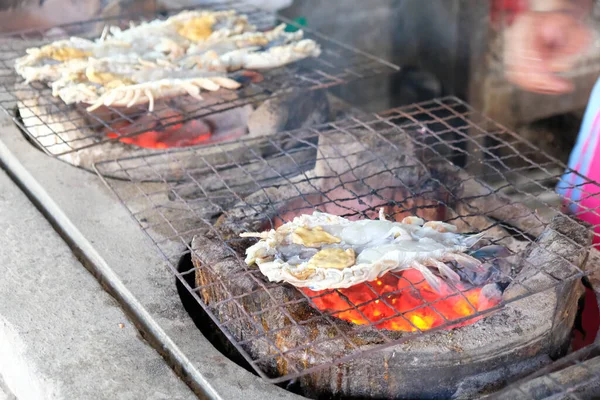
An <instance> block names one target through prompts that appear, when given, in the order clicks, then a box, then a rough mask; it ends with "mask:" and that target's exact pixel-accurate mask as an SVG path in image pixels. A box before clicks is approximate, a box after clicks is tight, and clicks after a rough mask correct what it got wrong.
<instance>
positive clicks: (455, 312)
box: [302, 269, 498, 332]
mask: <svg viewBox="0 0 600 400" xmlns="http://www.w3.org/2000/svg"><path fill="white" fill-rule="evenodd" d="M302 291H303V292H304V293H305V294H306V295H307V296H309V297H310V298H311V300H312V302H313V303H314V305H315V306H316V307H317V308H318V309H319V310H321V311H323V312H326V313H328V314H329V315H332V316H335V317H337V318H339V319H342V320H344V321H348V322H352V323H354V324H357V325H365V324H371V325H373V326H375V327H376V328H378V329H388V330H394V331H405V332H414V331H417V330H421V331H426V330H428V329H432V328H436V327H438V326H442V325H444V329H452V328H457V327H460V326H465V325H469V324H473V323H475V322H476V321H478V320H480V319H481V318H483V316H482V315H478V316H477V317H473V318H469V319H467V320H465V321H461V322H454V321H457V320H460V319H463V318H465V317H469V316H470V315H473V314H476V313H478V312H481V311H485V310H487V309H489V308H491V307H493V306H495V305H497V304H498V300H497V299H491V298H488V297H487V296H486V295H485V294H484V293H482V289H481V288H472V289H466V288H465V287H464V286H461V285H457V286H456V288H452V287H450V286H449V285H447V284H445V283H442V288H441V291H440V292H436V291H435V290H433V289H432V288H431V287H430V286H429V284H428V283H427V282H426V281H425V280H424V279H423V275H421V273H420V272H419V271H417V270H412V269H409V270H405V271H402V272H401V273H388V274H385V275H384V276H382V277H381V278H380V279H378V280H376V281H373V282H368V283H361V284H358V285H355V286H352V287H350V288H347V289H339V290H324V291H312V290H310V289H306V288H303V289H302Z"/></svg>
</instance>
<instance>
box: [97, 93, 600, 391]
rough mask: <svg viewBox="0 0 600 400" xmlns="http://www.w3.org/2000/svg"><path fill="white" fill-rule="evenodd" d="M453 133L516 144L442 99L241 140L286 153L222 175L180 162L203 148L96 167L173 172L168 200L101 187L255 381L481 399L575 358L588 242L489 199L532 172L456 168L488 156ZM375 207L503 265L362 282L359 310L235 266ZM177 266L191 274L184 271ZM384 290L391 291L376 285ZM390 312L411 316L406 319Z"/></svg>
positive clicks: (250, 156)
mask: <svg viewBox="0 0 600 400" xmlns="http://www.w3.org/2000/svg"><path fill="white" fill-rule="evenodd" d="M414 110H418V113H420V114H424V115H426V116H427V117H428V118H426V119H427V120H428V121H429V122H426V123H424V122H423V118H416V115H417V113H416V112H415V111H414ZM442 114H443V115H445V117H440V115H442ZM457 119H458V120H462V121H466V124H465V125H464V126H465V127H468V128H471V129H475V130H477V131H478V132H479V134H483V135H487V136H488V137H491V138H493V139H495V140H496V141H497V142H499V143H503V144H504V145H505V146H506V147H508V148H510V146H511V145H512V144H513V143H514V142H515V141H518V140H519V139H518V137H517V136H516V135H514V134H512V133H510V132H507V131H506V130H505V129H503V128H502V127H499V126H497V125H495V124H493V123H491V122H490V121H489V120H487V119H485V118H483V117H481V116H479V115H478V114H477V113H475V112H474V111H473V110H471V109H470V108H468V107H467V106H466V105H464V104H463V103H461V102H459V101H458V100H456V99H452V98H450V99H443V100H436V101H433V102H430V103H426V104H420V105H416V106H411V107H408V108H405V109H396V110H391V111H390V112H387V113H382V114H381V115H379V116H378V117H372V118H371V120H362V119H356V118H353V119H349V120H344V121H337V122H334V123H329V124H326V125H322V126H318V127H315V128H312V129H304V130H298V131H293V132H284V133H280V134H276V135H274V136H272V137H270V139H269V143H268V144H266V143H253V142H252V140H251V141H250V142H249V144H248V145H249V146H250V147H252V146H253V145H257V146H258V147H259V148H260V147H266V146H268V147H269V148H271V149H277V150H278V151H275V152H268V154H269V156H267V157H264V156H263V154H267V153H264V152H261V151H253V152H250V153H247V154H245V155H244V156H243V157H241V158H236V159H235V160H232V159H230V160H228V161H227V162H223V154H224V153H226V150H223V149H222V150H221V154H220V155H218V154H217V153H215V154H214V155H212V156H205V157H204V158H203V163H202V165H197V166H196V167H195V168H191V169H189V168H188V166H186V165H185V164H184V163H182V162H180V160H181V159H182V158H183V159H189V158H190V157H191V156H192V155H193V154H194V153H195V152H196V151H198V150H196V149H187V150H182V151H179V152H166V153H164V154H162V155H161V156H147V157H133V158H127V159H122V160H116V161H113V162H101V163H99V164H97V166H96V168H97V171H98V172H99V173H100V174H101V175H106V174H110V175H113V176H119V177H123V178H127V177H128V176H131V171H135V170H139V169H141V170H145V171H152V172H153V173H155V174H158V175H159V176H160V174H161V171H164V170H165V168H164V165H165V164H166V165H169V166H170V168H171V169H175V170H179V172H180V175H181V176H185V177H186V179H184V180H182V181H179V182H176V183H175V182H168V180H167V179H166V177H165V176H162V180H163V182H164V185H162V186H159V187H156V186H152V187H148V186H145V185H144V184H143V183H141V182H136V181H135V180H134V181H132V182H130V183H131V184H132V185H134V186H135V188H136V190H134V191H133V194H132V191H130V190H127V189H125V188H124V186H123V184H122V183H117V181H114V180H111V179H106V180H105V182H106V183H107V184H108V185H109V187H111V188H112V189H113V190H114V191H115V193H116V194H117V195H118V196H119V198H120V199H121V201H122V202H123V203H124V205H125V206H126V207H127V208H128V209H129V210H130V212H131V214H132V216H133V217H134V218H135V219H136V221H137V222H138V224H139V225H140V227H141V228H142V229H143V231H144V232H145V233H146V234H147V235H148V236H149V237H150V238H151V239H152V241H153V242H154V243H155V245H157V247H158V248H159V250H160V252H161V253H162V254H163V256H164V257H165V259H166V260H167V261H168V263H169V266H170V269H171V271H172V272H173V273H174V274H175V276H176V277H177V278H178V279H179V283H180V285H181V287H182V288H184V289H185V291H186V292H187V296H191V297H192V298H193V299H194V300H195V301H196V302H197V304H198V305H199V306H200V307H202V309H203V310H204V312H205V313H206V314H207V315H208V316H209V317H210V318H211V319H212V321H213V322H214V324H215V325H216V326H217V327H219V328H220V329H221V331H222V332H223V337H225V338H226V339H227V342H228V343H229V345H228V347H229V349H234V351H237V352H238V353H239V354H240V355H241V357H242V358H243V359H244V360H245V362H246V363H248V365H249V366H250V367H251V368H252V369H253V370H254V371H255V372H256V373H257V374H258V375H260V376H261V377H262V378H263V379H265V380H267V381H269V382H272V383H287V384H288V387H290V388H294V390H297V391H299V392H300V393H302V394H303V395H305V396H309V397H313V398H314V397H318V396H335V397H341V398H347V397H349V398H354V397H375V398H377V397H379V398H381V397H385V398H430V397H436V396H438V397H439V396H441V397H451V396H455V397H458V398H474V397H478V396H480V395H482V394H485V393H489V392H491V391H494V390H497V389H499V388H501V387H502V386H503V385H505V383H506V382H507V381H510V380H513V379H515V378H516V377H520V376H523V375H525V374H527V373H530V372H532V371H535V370H537V369H538V368H539V367H540V366H542V365H544V364H547V363H549V361H550V360H551V359H553V358H556V357H559V356H561V355H563V354H564V353H565V352H566V350H567V349H568V346H569V337H570V332H571V329H572V327H573V322H574V318H575V316H576V313H577V302H578V299H579V297H580V296H581V293H582V287H581V283H580V278H581V277H582V276H584V275H586V257H587V254H588V251H589V249H590V245H591V238H590V234H589V230H588V228H587V227H585V226H583V225H581V224H580V223H578V222H576V221H575V220H574V219H573V218H572V217H569V216H568V215H565V214H562V213H560V212H559V211H558V210H557V209H556V208H554V209H552V208H551V207H548V206H546V207H544V208H542V207H540V210H543V211H544V212H538V211H535V210H532V209H531V208H529V207H527V206H526V205H524V204H522V203H520V202H511V201H510V200H508V199H507V198H505V197H504V196H502V195H501V193H500V192H501V190H497V189H493V187H492V186H490V184H489V183H488V182H489V181H490V180H492V181H495V182H496V183H497V182H498V181H502V182H503V184H500V187H502V186H504V187H506V186H511V185H512V184H511V182H515V181H516V177H518V176H520V175H523V170H516V171H515V170H511V169H509V168H506V167H505V166H503V160H502V159H500V158H497V157H494V154H493V153H489V154H488V155H489V158H490V160H489V162H488V163H487V164H486V165H485V167H486V168H483V166H482V168H481V175H468V174H466V173H465V172H464V170H463V169H462V168H460V167H458V166H456V165H455V164H453V163H451V162H449V161H448V157H447V154H448V152H459V153H460V152H465V150H462V149H463V148H464V147H465V146H463V145H465V144H473V143H478V142H476V141H474V140H473V139H472V137H471V136H470V135H469V134H468V131H467V130H466V129H460V130H457V129H454V128H453V124H454V122H455V121H456V120H457ZM432 124H437V125H440V126H442V127H444V129H435V130H432V129H430V127H431V126H432ZM183 153H187V154H184V155H182V154H183ZM465 153H466V152H465ZM465 155H468V153H466V154H465ZM513 156H514V157H519V155H518V154H516V153H515V154H513ZM211 157H214V158H211ZM524 161H526V159H524ZM531 167H532V168H533V167H535V166H534V165H531ZM545 168H546V169H545V170H546V171H548V169H547V168H548V167H547V166H545ZM490 171H492V172H491V173H490ZM144 173H146V172H144ZM548 178H549V176H546V177H545V179H548ZM513 187H515V188H517V189H518V185H516V184H515V185H513ZM380 207H385V209H386V212H387V213H388V215H389V216H390V217H392V218H401V217H403V216H405V215H407V214H410V215H418V216H421V217H424V218H426V219H439V220H446V221H450V222H452V223H453V224H455V225H457V226H458V227H459V229H460V231H462V232H472V231H478V232H479V231H483V232H485V233H486V236H487V242H488V243H490V244H501V245H503V246H505V247H506V248H507V249H509V253H510V254H509V256H508V257H507V258H506V259H505V261H504V262H498V263H494V264H492V266H491V268H490V269H489V274H486V275H484V276H465V279H464V281H465V282H466V283H465V286H462V287H450V288H448V290H447V291H445V292H444V293H442V294H441V295H440V294H434V295H432V293H431V290H430V288H427V287H426V286H425V283H424V282H423V281H422V279H421V277H419V276H418V275H414V274H411V273H402V274H395V275H391V276H388V277H386V278H382V279H380V280H379V281H376V282H371V283H369V284H367V285H365V286H364V288H361V289H360V290H359V291H360V293H359V294H360V296H358V297H357V299H354V298H352V296H350V295H349V294H348V293H347V292H344V291H341V290H340V291H330V292H328V293H314V292H313V293H311V292H308V291H299V290H296V289H295V288H293V287H291V286H289V285H284V284H279V283H272V282H268V281H266V279H265V278H264V277H263V276H262V275H261V273H260V272H259V271H258V270H257V269H256V268H250V267H248V266H246V264H245V263H244V261H243V258H244V251H245V249H246V248H247V247H248V246H249V245H250V244H251V243H252V242H251V241H250V240H248V239H240V238H239V233H241V232H245V231H256V230H261V229H269V228H271V227H273V226H277V225H278V224H281V223H282V221H286V220H289V219H290V218H292V217H293V216H294V215H297V214H299V213H307V212H311V211H312V210H315V209H318V210H321V211H326V212H331V213H334V214H338V215H344V216H348V217H351V218H359V217H360V218H364V217H368V218H369V217H370V218H372V217H374V216H375V215H376V213H377V211H378V209H379V208H380ZM185 258H188V259H190V260H191V264H186V263H185V262H184V263H181V260H182V259H185ZM178 265H179V266H180V267H179V269H178ZM380 283H381V286H395V287H388V288H385V289H377V286H379V285H380ZM327 296H329V297H327ZM331 296H333V297H335V300H336V301H335V302H334V301H332V297H331ZM394 299H395V300H397V302H398V303H402V302H403V301H404V300H406V299H409V300H410V302H409V305H407V303H406V302H404V303H403V305H402V306H400V305H398V306H396V305H394V303H393V300H394ZM340 300H343V301H344V302H345V306H344V307H340V306H339V301H340ZM333 303H337V305H335V304H333ZM376 304H377V306H376ZM381 304H384V305H385V307H382V306H381ZM447 307H450V309H451V310H452V313H449V312H447ZM367 309H368V310H370V311H368V312H366V310H367ZM450 328H455V329H452V330H450ZM290 382H293V384H291V386H290Z"/></svg>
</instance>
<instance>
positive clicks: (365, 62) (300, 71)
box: [0, 0, 400, 157]
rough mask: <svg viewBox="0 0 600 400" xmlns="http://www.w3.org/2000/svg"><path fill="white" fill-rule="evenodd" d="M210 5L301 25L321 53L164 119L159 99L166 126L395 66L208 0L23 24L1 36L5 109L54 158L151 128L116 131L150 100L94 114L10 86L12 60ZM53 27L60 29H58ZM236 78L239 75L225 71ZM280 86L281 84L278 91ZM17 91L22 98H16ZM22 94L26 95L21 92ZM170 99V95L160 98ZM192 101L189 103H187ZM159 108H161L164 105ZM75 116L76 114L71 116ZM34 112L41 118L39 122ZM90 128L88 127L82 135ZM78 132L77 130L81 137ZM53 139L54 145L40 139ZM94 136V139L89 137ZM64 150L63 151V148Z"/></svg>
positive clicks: (38, 90) (0, 101)
mask: <svg viewBox="0 0 600 400" xmlns="http://www.w3.org/2000/svg"><path fill="white" fill-rule="evenodd" d="M195 9H208V10H228V9H235V10H237V11H238V12H239V13H242V14H246V15H248V17H249V20H250V22H251V23H254V24H255V25H256V26H257V27H258V29H267V28H269V27H272V26H274V25H275V24H277V23H286V24H288V25H290V26H292V27H295V28H297V29H302V30H303V31H304V34H305V35H304V37H305V38H311V39H314V40H315V41H317V42H318V43H319V44H320V45H321V48H322V55H321V56H319V57H318V58H315V59H305V60H301V61H299V62H297V63H292V64H289V65H288V66H284V67H281V68H277V69H273V70H269V71H267V72H266V73H264V74H262V75H263V78H264V80H263V81H262V82H257V83H250V84H248V85H247V86H246V87H245V88H244V89H243V92H241V91H240V90H238V91H227V90H224V89H223V90H220V91H218V92H214V93H213V97H211V99H210V100H207V101H206V102H205V103H203V104H202V105H200V106H198V107H197V108H195V109H193V110H191V111H190V110H188V111H186V112H185V113H183V114H182V115H181V116H177V117H172V118H164V117H162V116H160V115H159V113H160V112H161V111H162V110H164V109H165V108H166V106H165V104H163V103H162V102H160V103H159V104H157V106H158V107H156V108H155V109H154V111H153V112H151V113H150V114H152V116H153V121H154V122H155V123H156V124H157V126H159V127H164V128H166V127H170V126H173V125H177V124H180V123H183V122H186V121H189V120H193V119H197V118H202V117H208V116H210V115H213V114H216V113H220V112H223V111H227V110H230V109H233V108H237V107H241V106H245V105H249V104H256V103H259V102H262V101H264V100H268V99H272V98H275V97H279V96H285V95H289V94H293V93H302V92H306V91H313V90H321V89H326V88H331V87H334V86H338V85H342V84H345V83H348V82H351V81H354V80H358V79H365V78H368V77H372V76H375V75H379V74H389V73H393V72H396V71H398V70H399V69H400V68H399V67H398V66H396V65H394V64H392V63H389V62H387V61H385V60H383V59H381V58H378V57H375V56H373V55H370V54H368V53H366V52H363V51H361V50H359V49H356V48H352V47H350V46H348V45H345V44H343V43H341V42H339V41H337V40H335V39H333V38H328V37H327V36H325V35H323V34H320V33H319V32H316V31H313V30H311V29H309V28H306V27H303V26H300V25H298V24H297V23H295V22H294V21H291V20H289V19H287V18H285V17H283V16H279V15H277V16H276V21H274V23H272V20H274V19H275V15H274V14H272V13H268V12H265V11H262V10H259V9H257V8H254V7H252V6H249V5H245V4H243V3H242V4H239V3H238V2H235V1H233V0H226V1H221V0H208V1H207V2H205V4H203V5H201V6H195V7H185V8H178V9H169V10H168V11H162V12H161V11H159V10H156V11H155V12H153V13H142V14H141V15H140V14H136V15H131V14H123V15H120V16H117V17H109V18H96V19H91V20H88V21H82V22H76V23H70V24H65V25H61V26H58V27H56V28H53V30H50V31H48V32H44V31H39V30H26V31H21V32H17V33H10V34H5V35H0V52H1V53H2V54H3V56H1V58H0V82H1V83H0V108H1V109H3V110H4V111H5V112H6V113H7V114H8V115H9V116H10V117H11V118H12V120H13V121H14V122H15V124H16V125H17V126H19V127H20V128H21V130H22V131H23V132H25V133H26V134H27V136H28V137H29V138H30V139H31V140H32V141H33V143H35V144H36V145H37V146H38V147H39V148H40V149H42V150H43V151H44V152H45V153H46V154H48V155H50V156H53V157H60V156H65V155H68V154H72V153H77V152H79V151H81V150H84V149H89V148H90V147H95V146H98V145H102V144H105V143H111V142H113V143H114V142H116V143H119V140H120V139H122V138H127V137H133V136H137V135H140V134H142V133H144V132H147V131H148V130H150V129H147V128H146V129H144V128H140V129H136V130H134V131H132V132H121V130H120V129H118V128H117V129H115V127H114V125H115V123H119V122H121V123H122V122H125V123H132V122H133V121H134V120H135V119H136V118H138V117H140V116H143V115H146V114H147V105H140V106H134V107H132V108H131V109H130V110H135V111H134V112H133V113H131V112H130V111H128V112H127V113H125V112H124V111H123V109H119V108H115V107H107V109H108V110H109V111H110V112H111V113H112V116H111V117H110V118H106V119H105V118H104V117H102V116H98V115H96V114H94V113H89V112H87V111H85V109H84V108H82V107H76V105H70V106H69V105H66V104H64V103H63V102H62V100H60V99H57V98H54V97H52V94H51V90H50V89H49V88H48V87H47V86H46V85H45V84H43V83H41V82H34V83H32V84H30V85H26V86H21V87H15V84H21V83H23V79H22V78H21V77H20V76H18V75H17V74H16V72H15V71H14V68H13V66H12V63H13V61H14V60H15V59H16V58H17V57H20V56H22V55H24V54H25V49H27V48H30V47H38V46H41V45H43V44H47V43H48V42H52V41H55V40H59V39H63V38H66V37H68V36H74V35H82V37H97V34H98V32H97V31H98V29H96V32H94V33H92V34H89V33H88V34H87V36H86V35H85V34H84V33H87V32H89V31H90V30H91V31H94V29H93V28H94V27H99V26H103V25H104V24H106V23H111V24H115V25H119V26H125V25H126V24H127V23H128V22H129V21H130V20H139V19H140V17H143V19H144V20H151V19H154V18H156V17H160V18H162V19H164V18H165V17H167V16H169V15H173V14H175V13H177V12H180V11H183V10H195ZM56 29H59V30H64V31H65V32H66V34H60V32H58V31H57V30H56ZM57 32H58V33H57ZM229 75H230V76H235V75H236V73H233V74H229ZM282 88H283V89H282ZM17 92H19V93H20V95H21V96H23V95H25V96H26V97H25V98H23V97H19V96H18V95H17ZM24 93H26V94H24ZM33 99H35V102H37V103H39V104H40V105H41V106H44V107H48V108H51V111H50V112H48V113H42V114H40V113H37V112H35V110H33V111H32V109H31V108H30V107H33V106H32V105H23V101H25V102H28V101H32V100H33ZM165 102H168V101H165ZM190 102H191V101H190ZM17 103H20V104H21V105H22V106H23V107H24V108H27V109H28V110H29V111H32V112H33V114H34V116H32V117H26V118H30V119H32V121H33V126H32V127H34V128H35V127H38V126H43V127H44V128H47V130H48V131H49V133H48V134H44V135H42V136H36V135H35V134H33V133H31V132H30V130H29V129H28V127H27V124H26V123H25V122H24V121H23V120H22V118H20V117H19V116H18V115H16V114H17V113H16V112H15V111H16V105H17ZM161 107H162V108H161ZM73 115H77V116H76V117H74V116H73ZM33 118H37V119H39V122H36V120H34V119H33ZM49 118H58V123H60V124H65V125H67V127H64V129H63V128H61V129H60V130H56V124H53V123H52V122H50V121H49ZM109 128H110V129H111V131H112V132H114V133H116V134H117V136H116V137H107V136H106V135H105V134H103V133H102V131H101V130H102V129H109ZM73 131H75V133H76V134H77V135H76V137H75V138H74V139H69V137H68V136H69V133H72V132H73ZM81 132H87V133H81ZM79 133H81V135H79ZM41 139H44V142H47V141H48V140H50V139H52V140H53V141H54V142H55V143H56V144H50V145H48V144H44V143H42V141H41ZM90 142H91V143H90ZM65 149H66V150H65Z"/></svg>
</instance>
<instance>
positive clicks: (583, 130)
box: [496, 0, 600, 350]
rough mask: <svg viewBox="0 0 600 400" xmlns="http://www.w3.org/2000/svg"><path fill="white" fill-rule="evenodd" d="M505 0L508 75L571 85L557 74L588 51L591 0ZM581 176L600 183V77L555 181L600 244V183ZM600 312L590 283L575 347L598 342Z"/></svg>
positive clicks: (539, 84)
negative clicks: (566, 166) (565, 164)
mask: <svg viewBox="0 0 600 400" xmlns="http://www.w3.org/2000/svg"><path fill="white" fill-rule="evenodd" d="M501 1H502V3H504V4H500V6H501V7H497V9H498V8H502V11H508V12H509V14H510V16H509V19H508V20H507V22H508V23H509V27H508V28H507V29H506V30H505V38H504V39H505V47H504V49H505V53H504V60H505V73H506V78H507V79H508V80H509V81H511V82H512V83H514V84H515V85H517V86H518V87H520V88H522V89H524V90H529V91H532V92H537V93H543V94H548V95H555V94H562V93H567V92H569V91H571V90H573V84H572V82H570V81H569V80H568V79H565V78H563V77H560V76H559V75H558V74H559V73H561V72H567V71H569V70H570V69H572V68H573V66H574V63H575V62H576V61H577V57H578V56H580V55H582V54H583V53H584V52H585V51H587V50H589V45H590V43H592V40H593V32H592V30H591V29H590V27H589V25H588V24H586V23H585V20H586V17H587V16H588V15H589V14H590V12H591V10H592V7H593V0H535V1H534V0H529V2H525V1H518V0H516V1H510V3H511V4H506V3H509V2H508V1H507V0H501ZM498 3H499V2H498V1H497V2H496V5H498ZM502 6H504V7H502ZM548 101H552V98H550V97H549V98H548ZM582 175H583V176H585V177H587V178H589V179H591V180H592V181H595V182H600V79H599V80H598V81H597V82H596V84H595V86H594V88H593V89H592V93H591V95H590V99H589V101H588V105H587V109H586V111H585V114H584V117H583V121H582V124H581V127H580V131H579V135H578V137H577V142H576V144H575V147H574V148H573V150H572V152H571V156H570V158H569V169H568V170H567V171H566V172H565V174H564V175H563V176H562V178H561V180H560V182H559V184H558V186H557V191H558V192H559V194H561V195H562V196H563V197H564V199H565V206H566V207H568V209H569V211H570V212H571V213H573V214H574V215H576V216H577V217H578V218H579V219H581V220H583V221H586V222H589V223H590V224H592V225H593V226H594V231H595V233H596V235H595V236H594V243H595V244H596V245H598V243H600V186H599V185H597V184H596V183H588V181H587V180H586V178H583V177H582ZM599 314H600V310H599V309H598V304H597V303H596V298H595V296H594V292H593V290H592V289H591V287H589V286H586V296H585V299H584V305H583V312H582V313H581V314H578V321H576V323H575V325H576V327H577V329H576V332H575V336H574V339H573V342H572V346H573V349H575V350H577V349H579V348H582V347H584V346H587V345H589V344H591V343H593V342H594V339H595V337H596V335H597V334H598V330H599V326H600V319H599Z"/></svg>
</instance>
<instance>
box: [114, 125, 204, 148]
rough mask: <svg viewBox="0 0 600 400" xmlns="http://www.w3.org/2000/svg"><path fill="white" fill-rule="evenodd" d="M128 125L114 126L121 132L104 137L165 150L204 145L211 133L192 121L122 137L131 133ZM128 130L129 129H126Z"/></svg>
mask: <svg viewBox="0 0 600 400" xmlns="http://www.w3.org/2000/svg"><path fill="white" fill-rule="evenodd" d="M129 127H130V124H129V123H127V122H125V123H120V124H114V126H113V128H114V129H115V130H118V131H119V132H121V135H119V134H117V133H115V132H108V133H107V134H106V136H108V137H109V138H111V139H114V138H119V141H120V142H122V143H125V144H131V145H134V146H138V147H143V148H146V149H167V148H172V147H187V146H194V145H197V144H200V143H204V142H207V141H209V140H210V138H211V132H210V129H209V128H208V126H207V125H206V124H204V123H202V122H201V121H198V120H193V121H188V122H186V123H178V124H173V125H169V126H166V127H164V128H163V129H161V130H148V131H145V132H142V133H140V134H137V135H132V136H125V137H121V136H123V134H127V133H125V132H127V131H128V130H130V131H133V130H132V129H131V128H129ZM128 128H129V129H128Z"/></svg>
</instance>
